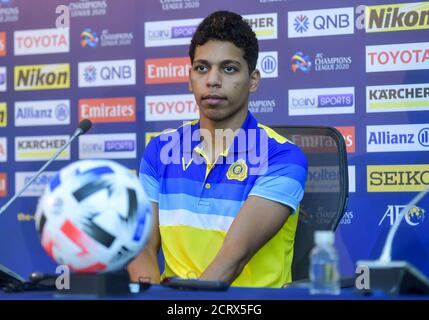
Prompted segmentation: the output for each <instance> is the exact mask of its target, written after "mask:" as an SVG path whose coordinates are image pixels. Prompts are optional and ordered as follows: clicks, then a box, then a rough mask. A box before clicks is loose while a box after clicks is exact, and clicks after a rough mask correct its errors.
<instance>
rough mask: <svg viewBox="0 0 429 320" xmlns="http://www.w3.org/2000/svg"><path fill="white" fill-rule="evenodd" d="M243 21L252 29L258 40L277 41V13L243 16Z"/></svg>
mask: <svg viewBox="0 0 429 320" xmlns="http://www.w3.org/2000/svg"><path fill="white" fill-rule="evenodd" d="M243 19H244V20H246V21H247V23H248V24H249V25H250V27H252V30H253V31H254V32H255V34H256V37H257V38H258V40H270V39H277V29H278V23H277V13H261V14H250V15H244V16H243Z"/></svg>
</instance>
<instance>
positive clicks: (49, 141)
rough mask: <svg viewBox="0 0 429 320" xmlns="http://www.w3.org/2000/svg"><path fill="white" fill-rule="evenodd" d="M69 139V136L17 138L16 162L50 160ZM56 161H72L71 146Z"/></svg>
mask: <svg viewBox="0 0 429 320" xmlns="http://www.w3.org/2000/svg"><path fill="white" fill-rule="evenodd" d="M69 138H70V136H68V135H58V136H34V137H33V136H27V137H15V161H43V160H48V159H50V158H51V157H52V156H53V155H54V154H55V153H56V152H57V151H58V149H59V148H61V147H63V146H64V145H65V144H66V143H67V141H68V139H69ZM56 160H70V146H68V147H67V148H66V149H65V150H64V151H63V152H61V154H60V155H59V156H58V158H57V159H56Z"/></svg>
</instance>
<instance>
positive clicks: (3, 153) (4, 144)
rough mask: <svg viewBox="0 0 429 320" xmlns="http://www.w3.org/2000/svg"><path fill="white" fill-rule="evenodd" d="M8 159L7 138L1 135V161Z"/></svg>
mask: <svg viewBox="0 0 429 320" xmlns="http://www.w3.org/2000/svg"><path fill="white" fill-rule="evenodd" d="M6 161H7V138H5V137H0V162H6Z"/></svg>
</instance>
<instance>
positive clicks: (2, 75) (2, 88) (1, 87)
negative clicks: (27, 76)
mask: <svg viewBox="0 0 429 320" xmlns="http://www.w3.org/2000/svg"><path fill="white" fill-rule="evenodd" d="M6 91H7V68H6V67H0V92H6Z"/></svg>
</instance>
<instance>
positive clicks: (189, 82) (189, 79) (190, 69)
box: [188, 68, 194, 92]
mask: <svg viewBox="0 0 429 320" xmlns="http://www.w3.org/2000/svg"><path fill="white" fill-rule="evenodd" d="M191 72H192V68H189V77H188V90H189V91H190V92H194V90H193V89H192V84H191Z"/></svg>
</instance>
